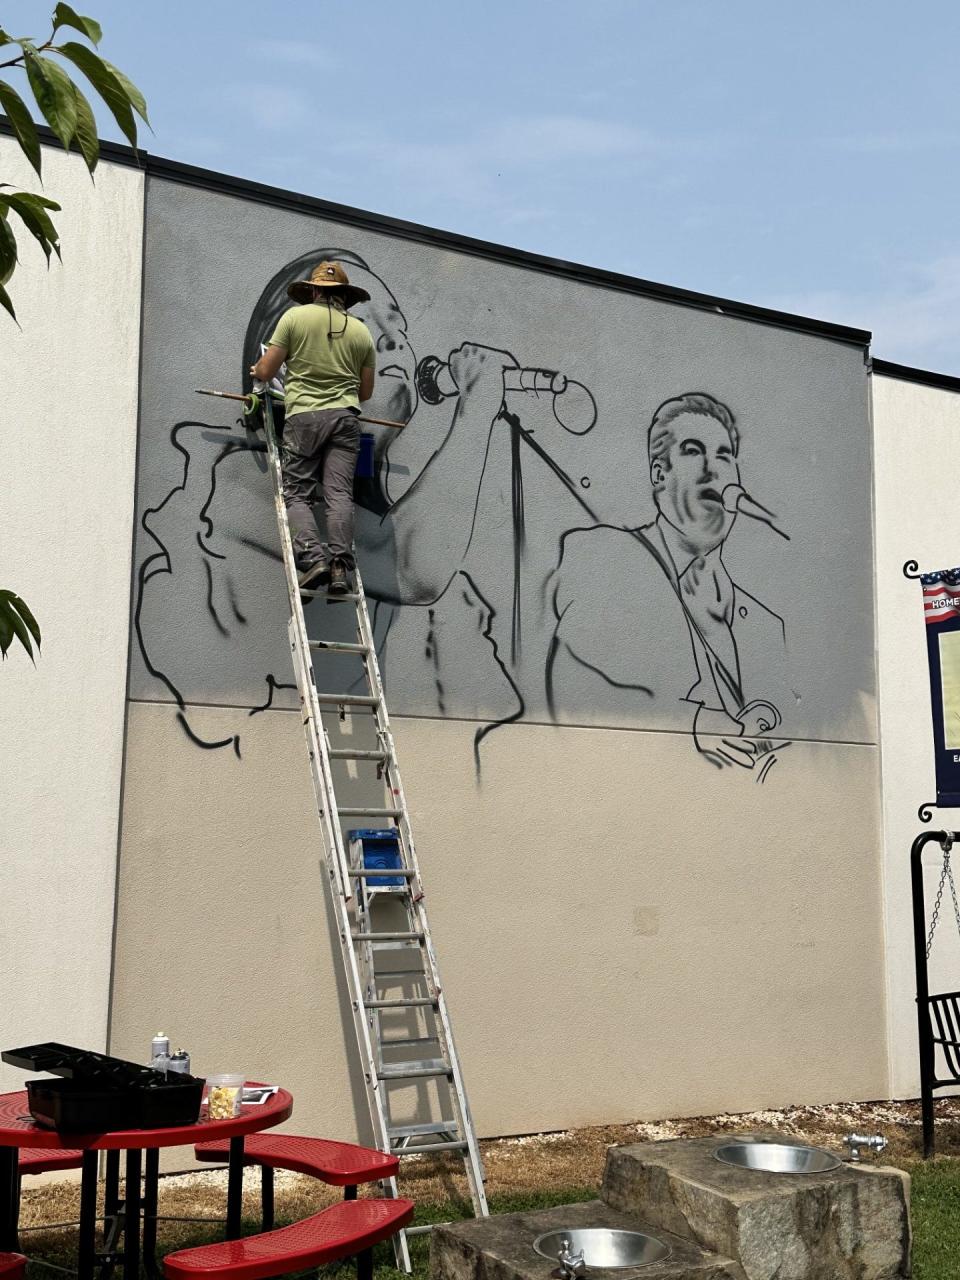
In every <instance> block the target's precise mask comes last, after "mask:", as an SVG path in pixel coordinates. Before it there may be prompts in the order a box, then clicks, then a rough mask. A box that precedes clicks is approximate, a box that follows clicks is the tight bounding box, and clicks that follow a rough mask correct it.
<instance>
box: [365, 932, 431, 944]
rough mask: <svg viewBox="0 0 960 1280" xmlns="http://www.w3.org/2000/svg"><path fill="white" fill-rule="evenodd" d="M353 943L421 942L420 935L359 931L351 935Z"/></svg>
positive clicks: (421, 936)
mask: <svg viewBox="0 0 960 1280" xmlns="http://www.w3.org/2000/svg"><path fill="white" fill-rule="evenodd" d="M350 937H351V938H352V939H353V940H354V942H422V941H423V934H422V933H371V932H369V931H367V930H361V931H359V932H357V933H351V935H350Z"/></svg>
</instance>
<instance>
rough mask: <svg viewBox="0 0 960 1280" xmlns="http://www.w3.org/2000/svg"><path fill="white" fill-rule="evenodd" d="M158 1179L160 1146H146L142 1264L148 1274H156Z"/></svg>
mask: <svg viewBox="0 0 960 1280" xmlns="http://www.w3.org/2000/svg"><path fill="white" fill-rule="evenodd" d="M159 1179H160V1148H159V1147H148V1149H147V1152H146V1156H145V1158H144V1169H143V1265H144V1267H145V1268H146V1271H147V1274H148V1275H156V1274H157V1183H158V1182H159Z"/></svg>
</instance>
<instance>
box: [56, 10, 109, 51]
mask: <svg viewBox="0 0 960 1280" xmlns="http://www.w3.org/2000/svg"><path fill="white" fill-rule="evenodd" d="M61 27H73V29H74V31H82V32H83V34H84V35H85V36H86V37H87V39H88V40H89V41H90V43H91V44H99V43H100V41H101V40H102V39H103V31H102V30H101V27H100V23H99V22H96V21H95V20H94V19H93V18H85V17H83V15H82V14H79V13H77V11H76V9H71V7H70V6H69V5H68V4H58V5H57V7H56V9H54V11H53V34H54V35H55V34H56V33H57V32H58V31H59V30H60V28H61Z"/></svg>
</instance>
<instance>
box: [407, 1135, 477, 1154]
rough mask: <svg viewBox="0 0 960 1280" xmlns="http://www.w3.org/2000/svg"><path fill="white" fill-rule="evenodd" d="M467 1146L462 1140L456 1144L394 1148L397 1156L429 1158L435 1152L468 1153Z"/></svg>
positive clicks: (430, 1144) (431, 1143)
mask: <svg viewBox="0 0 960 1280" xmlns="http://www.w3.org/2000/svg"><path fill="white" fill-rule="evenodd" d="M466 1150H467V1144H466V1143H465V1142H463V1141H461V1140H460V1139H457V1140H456V1141H455V1142H429V1143H424V1144H423V1146H421V1147H394V1148H393V1155H395V1156H428V1155H431V1154H432V1153H433V1152H434V1151H466Z"/></svg>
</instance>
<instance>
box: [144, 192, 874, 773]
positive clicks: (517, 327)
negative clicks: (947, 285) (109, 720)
mask: <svg viewBox="0 0 960 1280" xmlns="http://www.w3.org/2000/svg"><path fill="white" fill-rule="evenodd" d="M178 228H179V229H180V230H179V231H178V234H181V233H182V234H183V235H187V234H188V232H189V236H190V238H191V240H190V242H191V243H200V242H201V241H203V242H205V243H207V244H210V245H214V246H215V253H213V254H212V256H211V255H210V254H201V255H194V256H193V257H192V258H190V256H189V255H187V257H184V256H182V255H178V254H177V253H176V252H175V251H174V247H173V246H174V240H173V239H171V235H172V231H173V230H175V229H178ZM267 230H268V231H269V235H268V237H267V239H266V240H264V241H263V244H264V245H266V244H267V243H268V242H269V250H265V253H264V255H263V256H262V258H261V259H258V265H257V266H255V267H254V268H253V269H252V270H250V269H249V267H248V266H245V265H243V264H244V263H249V261H250V259H249V256H248V255H245V253H244V247H245V246H249V244H250V243H251V240H252V238H253V237H256V236H258V235H260V234H261V233H263V234H264V235H266V234H267ZM147 235H148V245H147V254H146V259H145V262H146V276H145V303H144V306H145V316H146V322H145V337H144V353H143V372H142V391H141V403H142V410H141V429H140V444H139V470H138V483H137V522H138V535H137V539H138V540H137V548H136V564H137V577H136V582H135V595H134V609H133V614H134V616H133V626H134V646H133V656H132V664H131V678H130V696H131V698H132V699H134V700H143V701H154V702H155V701H160V702H164V703H169V704H170V705H171V714H172V715H174V716H176V717H177V718H178V719H179V723H180V725H181V727H182V729H183V732H184V741H185V742H186V741H188V740H192V742H193V743H194V744H196V745H197V746H202V747H208V748H211V749H216V750H218V751H225V752H232V753H235V754H236V755H238V756H240V757H241V758H242V757H243V741H244V735H245V733H247V732H248V730H249V731H252V730H253V729H254V728H255V726H256V724H257V717H258V716H262V714H263V713H264V712H266V711H268V710H275V709H293V708H295V707H296V706H297V705H298V697H297V693H296V690H295V688H294V687H293V676H292V670H291V664H290V656H289V647H288V639H287V634H286V626H287V607H286V591H285V584H284V581H283V574H282V570H281V567H280V560H279V546H278V539H277V532H276V526H275V520H274V514H273V503H272V497H271V487H270V481H269V475H268V473H267V466H266V456H265V450H264V444H263V439H262V437H261V436H260V435H258V434H257V433H255V432H253V431H251V430H250V429H249V428H248V426H247V425H246V424H245V423H244V422H242V421H241V422H238V423H235V422H233V421H232V420H231V419H232V417H233V414H232V413H230V412H229V410H228V409H227V407H226V406H225V405H224V404H223V403H222V402H221V403H217V404H213V405H212V404H211V403H210V402H209V401H201V400H200V399H199V398H197V397H194V396H193V394H192V390H191V389H192V388H193V387H200V386H214V387H220V388H222V389H224V390H241V389H243V388H244V386H245V385H246V382H245V379H246V371H247V369H248V368H249V365H250V364H251V363H252V360H253V358H254V357H255V356H256V355H257V353H258V351H259V348H260V345H261V343H262V342H264V341H265V340H266V339H267V338H268V337H269V336H270V334H271V333H272V331H273V328H274V326H275V323H276V320H277V317H278V316H279V315H280V314H281V313H282V312H283V311H284V310H285V309H286V308H287V307H288V306H289V302H288V299H287V296H286V285H287V284H288V282H289V281H291V280H292V279H295V278H299V277H302V276H303V275H304V273H305V272H306V271H307V270H308V269H309V268H311V267H312V266H313V265H314V264H315V263H316V262H317V261H320V260H322V259H325V258H326V259H333V260H339V261H340V262H342V263H343V265H344V267H345V269H346V271H347V273H348V275H349V276H350V278H351V280H353V281H354V282H356V283H357V284H359V285H361V286H362V287H363V288H365V289H366V290H367V291H368V292H369V293H370V301H369V302H367V303H363V304H361V305H359V306H357V307H356V308H354V314H356V315H358V316H359V318H360V319H362V320H363V321H364V322H365V323H366V324H367V326H368V328H369V329H370V332H371V335H372V337H373V340H374V344H375V348H376V352H377V384H376V390H375V394H374V400H373V401H372V402H371V404H370V405H369V406H368V409H369V411H370V412H371V414H372V415H373V416H376V417H383V418H389V419H392V420H394V421H401V422H404V423H406V426H405V427H404V429H403V430H402V431H392V430H389V429H386V428H377V427H372V428H370V430H371V433H372V434H373V436H374V444H375V460H374V474H373V475H372V476H370V477H367V478H364V479H358V481H357V486H356V498H357V502H358V511H357V523H356V540H357V551H358V556H359V561H360V565H361V569H362V572H363V575H364V582H365V585H366V588H367V593H368V596H369V598H370V601H371V613H372V618H373V623H374V634H375V639H376V642H377V649H378V653H379V655H380V660H381V667H382V670H383V675H384V682H385V685H386V689H387V695H388V699H389V703H390V707H391V711H392V712H393V714H394V715H398V716H412V717H433V716H435V717H442V718H447V719H455V720H460V721H463V722H466V723H469V724H471V725H472V730H471V732H472V735H473V737H474V761H475V763H476V764H477V765H479V764H480V763H481V761H482V758H483V757H484V756H485V754H486V752H487V751H488V750H489V749H490V748H491V745H492V744H495V743H496V742H497V741H498V734H497V733H496V730H497V729H498V727H499V726H502V725H508V724H516V723H518V722H526V723H531V724H558V725H574V726H584V727H601V728H605V727H609V728H614V729H641V730H645V731H666V732H672V733H677V734H683V735H685V737H686V738H687V740H688V741H689V744H690V746H689V757H690V760H691V762H692V767H693V768H694V769H696V768H697V761H698V758H699V760H700V761H701V762H702V763H703V765H704V766H706V767H709V766H717V767H718V768H721V769H723V770H724V772H725V773H726V774H727V775H728V776H730V777H731V778H733V777H744V778H746V779H747V780H748V781H750V780H753V781H756V780H763V779H765V778H767V777H769V776H771V775H770V770H771V769H772V768H773V765H774V764H775V762H776V761H777V760H779V759H780V758H781V757H783V755H784V749H785V747H786V744H787V742H788V740H790V741H793V742H796V741H798V740H801V739H808V740H820V739H824V740H827V739H829V740H836V741H855V742H856V741H867V742H869V741H871V740H872V739H871V735H872V733H873V726H872V705H873V702H872V700H873V683H872V681H873V667H872V661H871V654H872V652H873V643H872V624H871V609H870V581H871V577H870V572H869V565H870V563H871V562H870V541H869V492H870V490H869V465H868V451H865V448H864V444H865V441H867V439H868V427H869V423H868V419H867V416H866V395H865V391H866V378H865V373H864V370H863V364H862V356H861V353H860V352H858V351H857V350H855V349H853V348H851V347H849V346H844V345H843V344H842V343H839V342H834V341H831V340H830V339H824V338H820V337H811V336H809V335H804V334H798V333H796V332H793V331H791V330H790V329H787V328H783V327H777V326H773V325H770V326H765V325H763V324H761V323H757V322H754V321H752V320H744V319H732V318H729V317H724V316H723V315H718V314H716V313H711V312H709V311H706V310H704V309H703V308H695V307H689V306H683V305H681V304H680V303H679V302H674V301H672V300H654V299H651V298H649V297H644V296H643V295H642V294H639V293H638V292H636V291H633V290H629V289H625V290H621V291H617V290H616V289H611V288H608V287H604V286H602V285H598V284H596V283H594V282H592V281H590V280H577V279H568V278H566V277H564V276H560V275H556V274H552V273H550V272H545V271H539V272H538V271H535V270H528V269H527V268H525V267H524V266H523V265H522V264H519V263H516V262H514V263H505V262H500V261H497V260H494V259H479V258H478V257H476V256H471V254H470V253H469V252H468V251H461V250H459V249H451V248H446V247H442V246H438V245H436V244H424V243H418V242H417V241H416V240H415V239H413V238H406V237H405V236H402V235H399V236H398V235H385V234H380V233H377V232H375V231H370V230H368V229H356V228H353V229H350V230H347V229H346V228H345V227H343V226H338V225H336V224H327V223H325V222H324V220H323V219H321V218H314V217H312V216H308V215H304V214H303V213H298V212H296V211H289V210H284V209H269V210H265V209H263V208H261V207H259V206H256V205H254V204H253V203H252V202H249V201H244V200H243V199H241V198H239V197H237V198H234V197H230V198H229V199H227V198H225V197H222V196H216V197H215V196H212V195H210V194H208V193H204V192H202V191H201V192H197V191H193V190H189V189H186V188H183V187H181V186H178V185H177V184H174V183H162V182H154V183H152V185H151V195H150V217H149V219H148V227H147ZM260 261H263V262H264V265H263V266H262V267H261V266H260V265H259V262H260ZM657 406H659V408H658V407H657ZM201 409H202V411H201ZM841 428H842V429H841ZM828 456H829V459H830V465H829V466H825V465H824V459H825V458H827V457H828ZM773 513H776V515H774V514H773ZM861 605H862V607H861ZM349 612H350V611H349V610H341V611H339V614H338V611H337V610H336V609H334V608H330V607H328V606H327V605H326V604H325V602H323V601H315V602H314V603H312V604H311V605H310V606H309V607H308V610H307V625H308V630H309V632H310V634H311V635H316V636H330V638H332V639H349V638H351V637H350V636H349V635H348V631H349V630H350V629H351V624H350V619H349V618H348V616H347V615H348V614H349ZM335 615H338V616H335ZM331 628H332V629H333V630H332V631H331ZM338 628H339V629H340V630H339V631H338V630H337V629H338ZM826 651H830V653H831V661H830V663H829V664H824V663H823V661H822V654H823V653H824V652H826ZM348 664H350V660H349V658H347V657H345V656H344V655H335V654H334V655H324V660H323V662H322V663H321V664H318V670H317V677H318V682H319V684H320V686H321V689H322V691H323V692H335V691H338V690H344V691H346V690H353V689H354V688H356V687H357V685H358V683H359V681H358V678H357V668H356V664H355V663H353V664H352V665H348ZM801 695H802V696H801ZM208 708H209V709H215V710H216V714H215V715H210V714H208V711H207V709H208ZM212 724H215V725H216V728H215V729H214V730H213V731H211V725H212ZM795 754H796V750H795V749H794V751H792V752H790V753H789V755H788V756H787V757H786V759H789V757H790V755H795ZM727 766H730V767H727ZM737 766H740V767H737ZM776 772H779V771H775V774H774V776H776Z"/></svg>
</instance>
